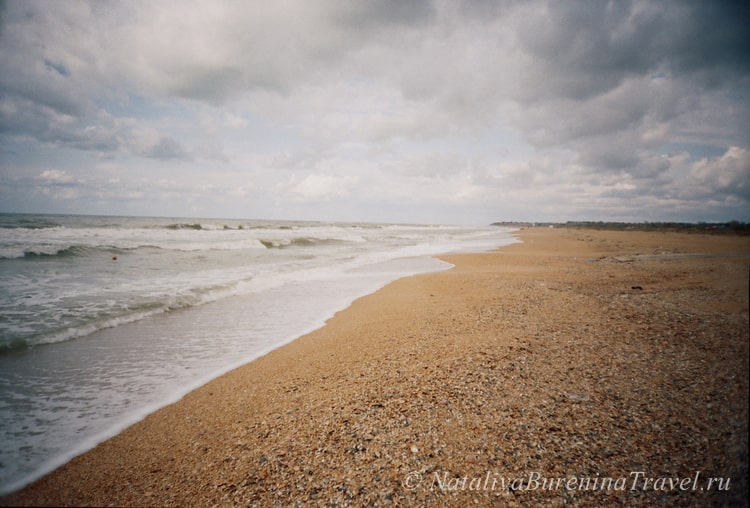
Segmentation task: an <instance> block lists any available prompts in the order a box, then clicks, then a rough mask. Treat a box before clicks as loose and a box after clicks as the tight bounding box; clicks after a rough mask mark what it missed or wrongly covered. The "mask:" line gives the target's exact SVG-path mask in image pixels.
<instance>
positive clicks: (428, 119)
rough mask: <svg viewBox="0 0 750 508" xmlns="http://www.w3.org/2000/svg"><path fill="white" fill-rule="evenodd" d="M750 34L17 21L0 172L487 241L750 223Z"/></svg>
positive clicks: (450, 21)
mask: <svg viewBox="0 0 750 508" xmlns="http://www.w3.org/2000/svg"><path fill="white" fill-rule="evenodd" d="M747 19H748V7H746V6H744V5H742V4H740V3H739V2H737V3H734V2H698V1H664V2H643V1H637V0H633V1H619V2H614V1H613V2H588V1H582V2H553V1H544V0H536V1H531V2H492V1H477V2H473V1H472V2H445V1H442V0H434V1H429V0H423V1H422V0H420V1H414V2H401V1H396V0H392V1H391V0H388V1H383V2H348V1H345V0H325V1H322V2H301V1H282V2H272V3H269V2H260V1H258V2H239V3H235V2H182V1H181V2H176V1H175V2H172V1H164V2H145V1H135V2H127V3H104V2H79V3H75V4H71V3H67V2H53V3H49V2H36V1H33V0H29V1H23V2H21V1H11V2H8V3H7V4H6V5H5V9H4V11H3V14H2V20H1V21H0V45H2V48H3V50H2V51H0V157H2V160H0V162H2V164H3V166H4V168H3V170H4V171H6V172H10V171H12V170H13V167H11V163H12V164H17V165H18V168H19V169H17V171H18V172H19V173H20V172H21V169H22V168H23V169H24V171H28V168H29V167H36V168H37V169H38V170H39V171H38V173H42V172H43V171H47V170H49V171H56V170H63V169H65V168H64V167H63V166H62V165H58V164H55V162H54V161H50V160H46V161H40V160H35V159H34V157H35V156H34V155H33V153H34V150H33V148H32V149H30V148H29V146H32V147H33V143H38V144H40V145H42V146H44V147H45V148H46V149H47V150H48V151H49V150H52V149H68V150H74V151H78V152H82V153H83V152H86V153H88V155H87V156H86V157H88V159H87V160H88V164H89V165H90V166H91V167H92V168H100V165H99V163H100V162H101V160H103V159H106V160H110V161H115V162H118V163H120V164H121V165H122V166H123V168H125V169H127V168H126V166H127V165H128V164H134V165H133V166H132V167H131V168H130V169H131V170H132V171H135V167H136V166H135V163H133V162H132V160H138V161H139V164H144V165H145V166H146V167H149V168H151V165H150V164H151V163H153V164H156V165H155V166H153V168H152V169H153V171H154V172H155V173H154V174H158V175H161V176H163V177H164V178H165V180H166V181H173V180H175V179H176V177H175V175H174V174H172V173H170V171H181V172H180V175H181V176H180V178H181V179H185V182H186V183H185V185H193V187H192V189H194V192H195V193H196V195H199V194H200V193H201V192H204V193H206V194H205V195H204V199H203V201H204V202H206V203H209V202H212V201H215V206H217V207H220V206H222V200H220V199H212V198H210V196H209V193H210V190H209V189H206V188H204V187H202V185H203V182H204V181H205V178H201V173H202V172H205V171H213V172H215V173H212V174H215V177H216V178H218V179H224V180H221V181H217V185H222V184H223V185H225V188H232V187H233V186H235V185H236V186H237V188H242V189H245V190H243V192H241V193H237V195H236V196H234V197H233V198H232V199H237V200H238V201H236V202H235V203H234V204H233V205H232V206H233V208H232V209H233V210H242V209H244V208H243V204H242V201H240V200H241V199H246V200H253V199H255V200H256V201H258V202H263V203H265V204H266V205H268V206H270V204H271V203H274V204H278V206H279V209H282V210H283V209H285V207H284V203H285V202H286V201H285V200H286V199H292V200H293V205H294V206H293V207H292V208H287V209H290V210H291V209H293V210H295V211H298V212H299V213H303V214H307V215H309V214H311V213H314V211H315V208H314V206H315V203H318V204H319V203H320V202H322V201H325V202H326V203H328V204H329V205H330V207H329V208H326V210H335V209H336V206H335V204H336V202H337V201H336V200H341V203H342V206H343V203H346V206H357V200H356V199H354V196H358V195H364V193H365V191H367V192H374V193H375V194H371V195H373V196H375V197H373V198H372V199H369V198H368V200H367V204H366V205H365V204H364V201H363V204H362V207H363V208H362V210H363V213H365V212H364V210H365V209H366V210H369V211H370V212H371V211H372V210H373V209H374V208H376V203H377V202H382V203H389V204H392V203H393V200H394V197H393V196H394V195H397V196H400V197H401V199H407V198H408V199H411V200H412V201H414V203H415V204H414V206H412V207H410V210H414V209H416V208H419V206H420V205H419V203H421V204H422V205H423V206H424V207H425V208H426V209H429V210H439V204H438V203H440V202H441V201H443V202H450V203H452V205H451V206H453V204H455V206H456V207H458V206H459V203H460V204H461V206H465V207H466V210H467V211H465V212H462V213H463V214H465V215H471V212H470V211H468V210H470V209H475V210H476V213H477V214H478V216H479V215H481V219H478V220H488V219H489V220H494V219H495V218H500V219H502V218H503V217H488V216H487V215H486V214H488V213H489V212H488V210H495V213H496V214H498V215H501V214H505V213H514V214H516V215H515V218H536V219H543V218H547V219H552V218H558V217H559V214H561V213H566V214H568V216H570V217H571V218H581V214H586V213H593V212H592V210H594V208H592V207H591V206H590V203H591V202H592V201H596V202H598V203H600V205H601V206H600V208H599V210H602V211H603V212H602V213H604V212H606V213H608V214H613V215H617V216H620V217H634V216H635V214H637V213H643V214H644V215H648V214H656V215H658V214H659V213H661V214H664V215H665V216H666V215H670V214H672V215H675V214H677V215H679V214H684V213H685V210H686V209H689V203H691V202H692V203H694V205H695V206H693V209H697V208H698V205H697V203H699V202H700V203H703V204H706V206H705V207H704V208H705V209H706V210H708V209H709V208H710V210H708V211H707V212H706V213H707V214H712V215H711V216H719V215H721V214H722V213H725V214H737V213H738V211H740V212H743V213H746V214H747V215H750V211H749V210H750V205H749V204H748V203H749V200H750V198H749V197H748V193H747V179H746V178H744V177H743V175H744V174H746V173H750V171H746V170H747V168H748V166H747V165H748V160H747V157H746V153H747V150H748V149H749V148H750V147H749V140H748V139H747V136H746V133H747V132H750V105H749V104H748V96H747V92H746V90H747V89H750V58H749V57H748V55H750V35H749V34H750V30H748V28H747ZM228 118H231V119H232V121H231V122H229V121H227V119H228ZM29 140H33V142H30V141H29ZM11 155H12V156H11ZM166 160H169V161H170V164H161V165H158V163H160V162H164V161H166ZM217 164H218V166H219V167H221V168H222V169H221V171H216V168H217ZM35 165H36V166H35ZM743 170H745V171H744V172H743ZM91 171H92V173H93V172H95V171H101V169H91ZM48 174H49V175H54V174H56V173H48ZM189 178H192V180H191V181H190V182H188V181H187V180H188V179H189ZM336 179H338V180H339V181H341V182H342V184H341V186H339V187H338V188H337V186H336V185H335V183H334V182H335V181H336ZM14 181H16V180H13V179H12V178H11V179H9V180H7V182H10V183H7V184H6V187H7V185H11V186H12V185H13V182H14ZM18 181H20V180H18ZM86 181H88V182H92V183H91V185H98V186H106V182H107V180H106V179H101V178H99V179H97V178H94V177H93V176H92V177H90V178H89V179H88V180H86ZM181 181H182V180H181ZM249 181H251V182H253V184H252V185H248V184H247V182H249ZM394 182H395V183H394ZM38 184H39V182H36V184H35V185H38ZM396 186H398V187H399V188H398V189H397V190H395V189H394V187H396ZM201 189H203V190H201ZM261 189H265V190H266V192H267V193H269V195H268V196H265V195H262V191H261ZM344 190H345V191H346V192H343V191H344ZM339 191H340V192H339ZM91 192H94V191H93V190H92V191H91ZM253 193H255V194H253ZM183 194H184V195H187V194H188V192H184V193H183ZM99 195H101V196H109V194H108V193H107V192H106V189H104V188H100V189H99ZM138 195H145V193H144V192H142V191H137V192H136V191H135V190H134V191H133V193H132V196H133V199H136V197H137V196H138ZM61 196H62V197H64V195H61ZM69 196H70V197H71V198H72V197H73V196H72V194H69ZM637 196H642V198H639V199H636V197H637ZM102 199H104V198H102ZM175 199H176V198H175ZM378 200H380V201H378ZM307 201H309V203H310V204H309V206H310V208H307V209H305V208H304V207H305V203H306V202H307ZM633 203H638V205H637V208H639V209H640V210H644V207H653V208H654V211H653V212H652V211H649V212H648V214H647V213H646V212H643V211H642V212H638V211H637V210H636V211H633V212H632V213H631V212H628V211H627V209H628V206H629V205H630V204H633ZM175 206H177V205H175ZM472 207H473V208H472ZM452 209H453V210H455V208H452ZM721 210H725V212H721ZM156 212H157V213H158V211H156ZM217 213H219V212H217ZM435 213H437V214H439V212H435ZM524 214H527V215H524ZM535 214H553V215H554V217H553V216H550V215H546V216H544V217H536V216H535V217H528V215H535ZM349 215H351V214H349ZM424 215H426V216H427V215H430V213H425V214H424ZM735 218H736V217H735ZM408 219H409V218H408V217H404V218H402V219H401V220H408ZM448 219H449V218H448Z"/></svg>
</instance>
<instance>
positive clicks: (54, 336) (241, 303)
mask: <svg viewBox="0 0 750 508" xmlns="http://www.w3.org/2000/svg"><path fill="white" fill-rule="evenodd" d="M514 241H516V240H515V239H514V238H513V237H512V235H511V231H510V230H508V229H503V228H498V227H493V226H485V227H466V226H461V227H456V226H439V225H395V224H348V223H320V222H290V221H257V220H229V219H227V220H216V219H175V218H143V217H100V216H58V215H20V214H0V493H7V492H9V491H12V490H15V489H17V488H20V487H21V486H23V485H24V484H26V483H28V482H30V481H33V480H34V479H36V478H38V477H40V476H41V475H43V474H45V473H47V472H49V471H51V470H52V469H54V468H55V467H58V466H59V465H61V464H63V463H65V462H66V461H68V460H70V459H71V458H72V457H74V456H75V455H78V454H80V453H82V452H83V451H85V450H87V449H90V448H92V447H93V446H95V445H96V444H97V443H99V442H101V441H103V440H104V439H106V438H108V437H111V436H112V435H114V434H116V433H118V432H119V431H121V430H122V429H124V428H125V427H127V426H128V425H130V424H132V423H134V422H136V421H138V420H140V419H142V418H143V417H144V416H145V415H147V414H148V413H150V412H153V411H154V410H156V409H158V408H159V407H163V406H165V405H167V404H169V403H171V402H174V401H176V400H178V399H179V398H180V397H182V396H183V395H185V394H186V393H187V392H188V391H190V390H192V389H194V388H196V387H198V386H200V385H202V384H205V383H206V382H208V381H209V380H211V379H213V378H215V377H217V376H219V375H221V374H223V373H225V372H227V371H229V370H231V369H233V368H235V367H237V366H239V365H241V364H243V363H246V362H248V361H250V360H252V359H254V358H257V357H258V356H261V355H263V354H265V353H267V352H268V351H270V350H272V349H274V348H277V347H279V346H281V345H283V344H285V343H287V342H289V341H291V340H294V339H295V338H297V337H299V336H300V335H303V334H304V333H307V332H309V331H312V330H314V329H316V328H319V327H320V326H322V325H323V324H324V322H325V320H326V319H328V318H330V317H331V316H332V315H333V314H334V313H335V312H337V311H339V310H341V309H343V308H345V307H347V306H348V305H349V304H350V303H351V302H352V301H353V300H354V299H356V298H359V297H361V296H363V295H365V294H368V293H371V292H373V291H375V290H377V289H379V288H380V287H382V286H384V285H385V284H387V283H388V282H390V281H393V280H395V279H398V278H400V277H403V276H407V275H412V274H416V273H421V272H429V271H438V270H444V269H447V268H450V265H449V264H447V263H445V262H442V261H439V260H437V259H435V258H433V257H431V256H433V255H435V254H441V253H447V252H467V251H474V252H477V251H483V250H489V249H492V248H495V247H499V246H502V245H506V244H509V243H513V242H514Z"/></svg>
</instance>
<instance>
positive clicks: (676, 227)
mask: <svg viewBox="0 0 750 508" xmlns="http://www.w3.org/2000/svg"><path fill="white" fill-rule="evenodd" d="M492 225H493V226H508V227H555V228H560V227H566V228H588V229H608V230H617V231H631V230H632V231H683V232H698V233H734V234H750V223H747V222H739V221H736V220H733V221H730V222H606V221H567V222H515V221H504V222H494V223H492Z"/></svg>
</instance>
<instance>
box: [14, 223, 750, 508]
mask: <svg viewBox="0 0 750 508" xmlns="http://www.w3.org/2000/svg"><path fill="white" fill-rule="evenodd" d="M518 236H519V237H520V238H521V239H522V240H523V243H520V244H516V245H512V246H509V247H504V248H502V249H500V250H498V251H495V252H489V253H482V254H462V255H451V256H443V257H441V258H442V259H445V260H446V261H449V262H450V263H453V264H454V265H455V268H453V269H452V270H449V271H445V272H440V273H432V274H425V275H418V276H414V277H409V278H405V279H401V280H398V281H396V282H394V283H391V284H390V285H388V286H386V287H385V288H383V289H382V290H380V291H378V292H376V293H374V294H372V295H369V296H366V297H364V298H361V299H359V300H357V301H356V302H355V303H354V304H353V305H352V306H351V307H349V308H348V309H346V310H345V311H342V312H340V313H339V314H337V315H336V316H335V317H334V318H333V319H331V320H329V322H328V323H327V324H326V326H325V327H324V328H321V329H319V330H317V331H315V332H313V333H311V334H308V335H306V336H304V337H301V338H300V339H298V340H296V341H294V342H293V343H291V344H288V345H286V346H284V347H282V348H279V349H277V350H275V351H273V352H271V353H269V354H268V355H266V356H264V357H262V358H260V359H258V360H256V361H254V362H252V363H250V364H247V365H245V366H243V367H241V368H239V369H237V370H234V371H232V372H230V373H228V374H226V375H224V376H222V377H220V378H218V379H216V380H215V381H213V382H211V383H209V384H207V385H205V386H203V387H201V388H200V389H197V390H195V391H193V392H191V393H190V394H189V395H187V396H186V397H185V398H184V399H182V400H181V401H179V402H178V403H176V404H173V405H171V406H168V407H166V408H164V409H162V410H160V411H157V412H156V413H154V414H152V415H150V416H148V417H147V418H146V419H144V420H143V421H141V422H139V423H137V424H135V425H133V426H132V427H130V428H128V429H127V430H125V431H124V432H122V433H121V434H119V435H118V436H116V437H114V438H112V439H110V440H108V441H106V442H104V443H102V444H101V445H99V446H98V447H96V448H95V449H93V450H91V451H90V452H88V453H85V454H83V455H81V456H79V457H77V458H75V459H74V460H72V461H71V462H70V463H68V464H67V465H65V466H63V467H61V468H60V469H58V470H57V471H55V472H53V473H52V474H50V475H48V476H46V477H44V478H42V479H41V480H39V481H37V482H35V483H34V484H32V485H30V486H28V487H27V488H25V489H23V490H21V491H20V492H17V493H14V494H11V495H9V496H6V497H4V498H2V499H0V504H3V505H50V506H92V505H94V506H109V505H114V506H264V507H265V506H295V505H306V506H317V505H326V506H375V505H377V506H384V505H394V506H421V505H436V506H468V505H474V504H476V505H479V506H495V505H496V506H534V505H549V506H556V505H561V504H573V505H579V506H605V505H622V506H707V505H718V506H722V505H725V506H746V505H747V500H748V487H747V479H746V478H747V473H748V440H747V439H748V399H747V393H748V380H749V378H750V374H749V372H748V369H749V367H748V365H749V359H750V357H749V353H748V349H749V348H748V345H749V340H748V327H749V325H748V270H749V265H748V260H749V257H750V238H748V237H747V236H733V235H706V234H692V233H691V234H688V233H678V232H658V231H657V232H640V231H598V230H589V229H572V228H560V229H550V228H529V229H525V230H523V231H520V232H519V235H518ZM289 318H290V319H293V316H290V317H289Z"/></svg>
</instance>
